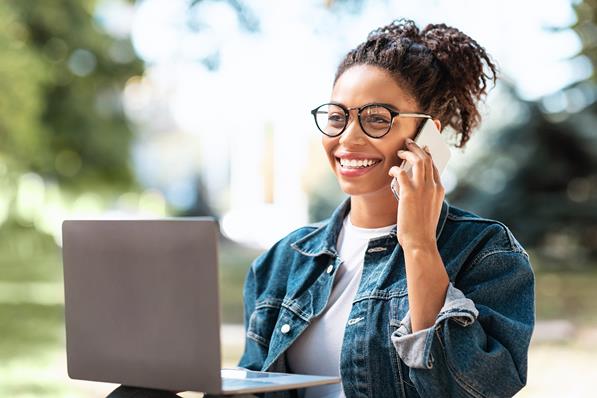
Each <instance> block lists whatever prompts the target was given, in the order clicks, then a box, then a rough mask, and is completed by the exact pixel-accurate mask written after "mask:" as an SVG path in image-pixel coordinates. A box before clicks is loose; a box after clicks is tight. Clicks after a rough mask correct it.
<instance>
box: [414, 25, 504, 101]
mask: <svg viewBox="0 0 597 398" xmlns="http://www.w3.org/2000/svg"><path fill="white" fill-rule="evenodd" d="M421 39H422V43H423V44H424V45H425V46H426V47H427V48H429V50H431V52H432V53H433V55H434V56H435V58H436V59H437V60H438V61H439V62H440V63H441V64H442V66H443V67H444V68H445V69H446V71H447V72H448V74H449V75H450V76H451V78H452V79H453V82H454V83H456V84H459V85H464V86H466V87H467V88H468V90H469V92H470V93H471V94H472V95H473V96H474V97H475V98H476V99H479V98H480V96H481V95H482V94H484V93H485V91H486V88H487V79H489V80H492V81H493V82H494V83H495V80H496V72H495V70H494V69H493V68H489V71H488V72H486V71H485V70H484V65H493V63H492V61H491V59H490V57H489V55H488V54H487V52H486V51H485V49H484V48H483V47H481V46H480V45H479V44H478V43H477V42H476V41H475V40H473V39H472V38H471V37H470V36H468V35H466V34H464V33H463V32H461V31H460V30H458V29H456V28H453V27H451V26H447V25H446V24H443V23H442V24H429V25H427V26H426V27H425V29H423V31H421ZM465 72H466V73H465Z"/></svg>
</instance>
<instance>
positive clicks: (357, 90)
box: [331, 65, 417, 111]
mask: <svg viewBox="0 0 597 398" xmlns="http://www.w3.org/2000/svg"><path fill="white" fill-rule="evenodd" d="M331 101H333V102H340V103H341V104H344V105H346V106H347V107H356V106H361V105H364V104H368V103H372V102H378V103H385V104H391V105H394V106H395V107H396V108H397V109H399V110H403V111H404V110H408V111H414V110H416V106H417V105H416V101H415V99H414V98H413V97H412V96H411V95H410V94H408V93H407V91H406V90H405V89H403V88H402V87H400V85H399V84H398V83H397V82H396V80H395V79H394V78H393V77H392V76H391V75H390V74H389V73H388V72H386V71H385V70H383V69H382V68H380V67H377V66H372V65H356V66H352V67H350V68H349V69H347V70H346V71H344V73H342V75H340V77H339V78H338V80H337V81H336V84H335V85H334V88H333V89H332V97H331Z"/></svg>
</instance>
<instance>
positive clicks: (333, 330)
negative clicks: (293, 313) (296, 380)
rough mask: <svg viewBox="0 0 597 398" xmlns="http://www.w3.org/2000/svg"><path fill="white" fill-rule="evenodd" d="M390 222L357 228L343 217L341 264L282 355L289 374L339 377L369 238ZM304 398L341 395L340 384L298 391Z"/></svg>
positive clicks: (384, 231) (383, 232) (380, 233)
mask: <svg viewBox="0 0 597 398" xmlns="http://www.w3.org/2000/svg"><path fill="white" fill-rule="evenodd" d="M393 227H394V225H388V226H387V227H382V228H359V227H355V226H354V225H352V223H351V222H350V213H349V214H348V215H347V216H346V218H345V219H344V223H343V225H342V230H341V231H340V234H339V236H338V243H337V248H338V255H339V256H340V259H341V260H342V265H341V266H340V268H339V269H338V271H337V272H336V276H335V279H334V285H333V287H332V292H331V294H330V299H329V301H328V304H327V306H326V308H325V309H324V310H323V312H322V314H321V315H320V316H319V317H318V318H316V319H314V320H313V321H312V322H311V325H309V327H307V329H306V330H305V331H304V332H303V334H301V335H300V336H299V338H298V339H297V340H296V341H295V342H294V344H292V346H290V348H289V349H288V351H287V353H286V355H287V360H288V365H289V368H290V371H292V372H293V373H303V374H317V375H324V376H337V377H339V376H340V352H341V350H342V341H343V339H344V328H345V326H346V322H347V321H348V316H349V315H350V310H351V308H352V301H353V299H354V297H355V294H356V292H357V289H358V287H359V283H360V281H361V275H362V272H363V262H364V259H365V251H366V250H367V246H368V245H369V240H370V239H372V238H376V237H379V236H384V235H387V234H388V233H389V232H390V231H391V230H392V228H393ZM299 395H300V396H301V397H304V398H315V397H318V398H344V391H343V390H342V385H341V384H332V385H326V386H321V387H311V388H307V389H304V390H299Z"/></svg>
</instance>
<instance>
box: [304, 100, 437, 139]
mask: <svg viewBox="0 0 597 398" xmlns="http://www.w3.org/2000/svg"><path fill="white" fill-rule="evenodd" d="M330 105H334V106H337V107H339V108H340V109H342V111H344V117H345V123H344V127H342V129H341V130H340V131H339V132H338V133H336V134H329V133H326V132H325V131H324V129H322V128H321V127H320V126H319V123H317V114H318V113H327V112H320V111H319V110H320V109H321V108H322V107H324V106H330ZM372 107H382V108H384V109H386V110H387V111H388V112H389V113H390V116H391V119H390V123H389V125H388V129H387V130H386V132H385V133H383V134H381V135H375V136H374V135H371V134H369V133H368V132H367V130H365V128H364V127H363V122H362V120H361V114H362V113H363V111H365V110H366V109H368V108H372ZM353 109H356V110H357V119H358V121H359V126H361V130H363V132H364V133H365V134H367V136H368V137H371V138H375V139H378V138H382V137H384V136H385V135H386V134H388V133H389V132H390V130H391V129H392V127H393V126H394V118H396V117H416V118H423V119H431V118H432V117H431V116H430V115H427V114H425V113H418V112H399V111H397V110H395V109H393V108H392V107H391V106H390V105H388V104H378V103H371V104H365V105H363V106H359V107H352V108H347V107H346V106H344V105H342V104H340V103H338V102H328V103H325V104H321V105H319V106H318V107H317V108H315V109H312V110H311V114H312V115H313V119H314V120H315V125H316V126H317V129H318V130H319V131H321V132H322V133H323V134H325V135H327V136H328V137H338V136H339V135H341V134H342V133H343V132H344V131H345V130H346V128H347V127H348V123H349V122H350V111H351V110H353Z"/></svg>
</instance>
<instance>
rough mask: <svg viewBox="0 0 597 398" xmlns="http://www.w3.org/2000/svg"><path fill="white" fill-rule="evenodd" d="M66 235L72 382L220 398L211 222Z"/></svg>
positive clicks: (77, 227) (82, 223) (130, 223)
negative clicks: (200, 393) (190, 392)
mask: <svg viewBox="0 0 597 398" xmlns="http://www.w3.org/2000/svg"><path fill="white" fill-rule="evenodd" d="M62 234H63V248H62V250H63V262H64V288H65V321H66V348H67V362H68V374H69V376H70V377H71V378H74V379H84V380H94V381H104V382H112V383H121V384H125V385H131V386H142V387H149V388H160V389H168V390H176V391H183V390H195V391H205V392H216V393H217V392H219V391H220V390H221V377H220V369H221V364H220V336H219V332H220V330H219V328H220V319H219V302H218V272H217V264H218V261H217V224H216V222H215V221H214V220H213V219H211V218H195V219H166V220H69V221H65V222H64V223H63V225H62ZM165 370H166V371H165Z"/></svg>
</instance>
